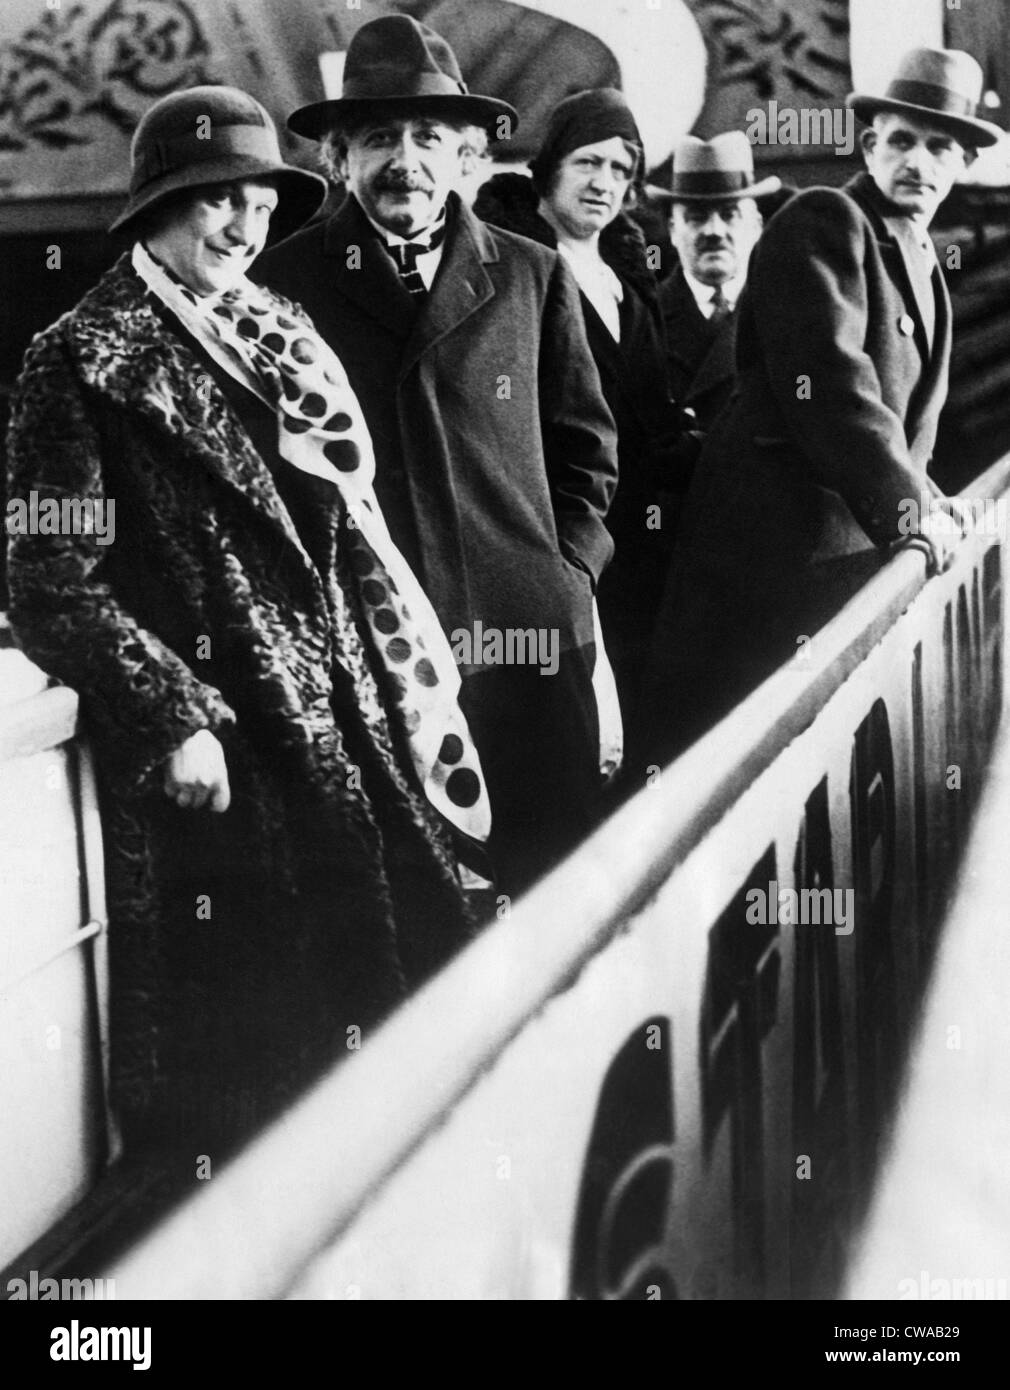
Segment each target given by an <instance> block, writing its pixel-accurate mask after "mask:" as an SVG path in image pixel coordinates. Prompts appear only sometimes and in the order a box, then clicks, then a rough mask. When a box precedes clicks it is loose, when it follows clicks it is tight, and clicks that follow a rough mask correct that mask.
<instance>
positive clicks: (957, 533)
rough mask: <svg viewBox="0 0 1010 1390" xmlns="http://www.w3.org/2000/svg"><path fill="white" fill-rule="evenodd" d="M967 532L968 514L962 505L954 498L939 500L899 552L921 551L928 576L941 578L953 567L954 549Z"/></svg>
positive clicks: (940, 498) (968, 525) (932, 505)
mask: <svg viewBox="0 0 1010 1390" xmlns="http://www.w3.org/2000/svg"><path fill="white" fill-rule="evenodd" d="M970 529H971V514H970V513H969V512H968V511H967V510H966V509H965V508H964V506H963V504H962V503H961V501H960V500H959V499H958V498H957V497H938V498H936V499H935V500H934V501H933V502H932V503H931V505H930V509H929V511H928V512H927V513H926V515H925V516H924V517H921V518H920V520H919V527H918V530H917V531H916V532H915V533H914V534H913V535H911V536H909V537H908V539H907V540H906V541H905V542H904V544H903V547H902V548H903V549H905V550H921V551H922V552H923V554H924V555H925V556H926V569H927V573H928V574H929V575H930V576H932V575H934V574H943V572H944V570H947V569H949V568H950V566H951V565H952V564H953V562H954V556H955V554H956V551H957V547H958V545H959V543H960V542H961V541H962V540H963V539H964V537H965V536H966V535H967V533H968V531H969V530H970Z"/></svg>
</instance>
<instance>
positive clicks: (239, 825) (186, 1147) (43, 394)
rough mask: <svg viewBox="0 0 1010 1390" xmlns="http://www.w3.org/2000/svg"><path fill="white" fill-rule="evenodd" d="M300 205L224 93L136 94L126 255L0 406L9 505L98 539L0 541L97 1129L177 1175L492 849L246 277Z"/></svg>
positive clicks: (467, 780) (457, 939) (423, 965)
mask: <svg viewBox="0 0 1010 1390" xmlns="http://www.w3.org/2000/svg"><path fill="white" fill-rule="evenodd" d="M324 191H325V184H324V182H323V180H322V179H321V178H319V177H318V176H316V175H315V174H310V173H307V172H305V171H303V170H300V169H295V168H292V167H290V166H288V165H286V164H285V163H284V161H283V159H282V157H281V154H280V149H279V146H278V142H277V135H276V131H275V128H274V126H273V123H272V121H271V119H270V117H269V115H268V114H267V112H266V111H265V110H264V109H263V107H262V106H260V105H259V103H258V102H256V101H254V100H253V99H252V98H251V97H249V96H247V95H246V94H245V93H243V92H240V91H237V90H235V89H234V88H229V87H196V88H193V89H191V90H189V91H185V92H180V93H176V94H174V95H172V96H168V97H165V98H164V99H163V100H161V101H159V102H157V103H156V104H155V105H154V106H153V107H152V108H151V109H150V110H149V111H148V112H147V113H146V115H145V116H144V118H143V119H142V120H141V122H140V124H139V126H138V128H137V131H136V133H135V136H134V140H133V146H132V179H131V184H130V198H129V203H128V205H127V207H126V209H125V211H124V212H123V214H122V216H121V217H120V218H119V219H118V220H117V221H116V223H115V224H114V229H115V230H118V231H120V232H126V233H128V234H129V236H130V239H131V243H132V244H131V246H130V249H128V250H127V251H125V252H124V254H123V255H122V256H121V258H120V259H119V261H118V262H117V263H116V265H115V266H114V267H113V268H112V269H111V270H110V271H109V272H108V273H107V274H106V275H105V276H104V278H103V279H102V280H101V282H100V283H99V284H98V285H97V286H96V287H95V288H94V289H93V290H91V291H90V292H89V293H88V294H86V295H85V296H84V298H83V299H82V300H81V301H80V303H79V304H78V305H77V306H76V307H75V308H74V309H73V310H71V311H70V312H69V313H68V314H65V315H64V316H63V317H62V318H61V319H60V320H58V322H56V323H55V324H53V325H52V326H51V327H50V328H48V329H47V330H46V331H45V332H44V333H41V334H40V335H39V336H38V337H36V338H35V340H34V341H33V343H32V345H31V347H30V348H29V351H28V354H27V358H26V362H25V367H24V371H23V373H22V375H21V378H20V380H19V383H18V386H17V390H16V393H15V397H14V401H13V409H12V423H11V429H10V439H9V453H10V495H11V497H12V498H19V497H20V498H26V497H28V496H29V495H30V494H31V493H32V492H34V493H36V494H38V495H39V496H51V497H58V498H67V497H82V498H92V499H105V501H106V504H107V512H106V515H109V516H111V515H113V514H114V518H115V526H114V530H113V531H112V533H111V534H109V535H108V536H106V537H103V538H99V537H97V536H96V534H95V533H94V531H93V530H92V531H90V532H89V531H87V530H85V529H83V528H82V529H81V532H80V533H79V534H65V535H18V536H15V537H14V538H13V540H12V545H11V553H10V557H9V577H10V591H11V597H12V606H11V620H12V623H13V626H14V629H15V632H16V634H17V637H18V639H19V641H20V642H21V644H22V645H23V647H24V650H25V651H26V652H27V653H28V655H29V656H30V657H31V658H32V659H33V660H34V661H36V662H38V664H39V665H40V666H42V667H43V668H44V669H45V670H46V671H47V672H49V673H50V674H51V675H52V676H54V677H56V678H58V679H59V680H61V681H64V682H66V683H67V684H68V685H70V686H73V687H74V689H76V690H77V691H78V692H79V694H80V699H81V709H82V714H83V717H84V720H85V727H86V730H87V733H88V735H89V737H90V739H91V740H92V744H93V747H94V751H95V754H96V763H97V767H98V772H99V776H100V783H101V797H102V814H103V825H104V832H105V842H106V873H107V889H108V899H109V916H110V954H111V964H110V970H111V987H110V996H111V1030H112V1049H111V1080H112V1099H113V1104H114V1109H115V1113H116V1116H117V1118H118V1120H119V1123H120V1125H121V1126H122V1129H123V1132H124V1134H125V1138H126V1143H127V1149H128V1151H129V1149H130V1147H131V1146H133V1147H134V1148H142V1147H143V1146H147V1145H156V1146H157V1148H158V1150H159V1151H164V1150H165V1148H166V1146H169V1145H170V1146H176V1145H179V1146H181V1152H182V1153H184V1154H185V1155H186V1158H185V1164H186V1167H187V1169H188V1171H190V1172H191V1171H192V1169H189V1167H188V1165H189V1163H190V1161H191V1159H192V1155H193V1154H194V1153H207V1154H211V1155H212V1154H213V1153H214V1152H216V1150H215V1149H214V1148H212V1147H211V1146H212V1145H214V1144H217V1145H219V1146H223V1147H228V1146H229V1145H231V1144H233V1143H234V1142H235V1141H236V1140H237V1139H238V1138H240V1137H241V1136H242V1135H244V1134H246V1133H248V1132H249V1130H250V1128H251V1127H252V1126H253V1125H255V1124H256V1123H257V1122H259V1121H261V1120H262V1119H264V1118H265V1117H266V1116H268V1115H270V1114H271V1113H273V1112H275V1111H276V1109H277V1107H278V1105H280V1104H281V1103H282V1102H284V1101H285V1100H287V1099H288V1098H290V1097H291V1096H292V1095H293V1094H294V1093H295V1092H296V1091H297V1089H298V1088H299V1087H300V1086H301V1085H302V1084H304V1082H305V1081H306V1079H307V1078H308V1077H309V1076H310V1075H311V1074H312V1073H313V1071H314V1070H317V1069H319V1068H320V1067H323V1066H325V1065H327V1064H328V1063H330V1062H332V1061H333V1060H334V1059H335V1058H337V1057H340V1056H346V1055H347V1051H348V1049H349V1048H353V1047H356V1046H357V1045H358V1042H359V1039H360V1038H361V1035H362V1033H363V1034H364V1035H365V1037H366V1038H367V1035H368V1032H369V1030H370V1029H371V1028H373V1027H374V1025H375V1024H376V1023H377V1022H378V1021H379V1020H380V1019H381V1018H382V1017H383V1016H384V1015H385V1014H386V1013H387V1012H388V1011H389V1010H390V1008H391V1007H392V1006H394V1005H395V1004H396V1003H397V1001H398V1000H399V999H401V998H402V997H403V995H404V993H405V992H406V991H407V990H408V989H409V988H410V987H411V986H412V985H415V984H417V983H418V982H419V981H420V980H422V979H423V978H425V977H426V976H427V975H428V974H430V973H431V972H432V971H433V970H435V969H436V968H437V967H438V966H439V965H440V964H441V963H442V962H444V961H445V960H446V959H447V958H448V956H449V955H450V954H451V953H452V951H453V950H454V949H455V948H456V947H457V946H458V945H459V944H460V943H461V942H463V941H464V940H466V939H467V938H468V936H469V934H470V925H469V924H470V910H469V907H468V903H467V895H466V893H465V892H464V891H463V888H462V886H461V876H460V870H459V867H458V861H457V857H456V848H457V847H469V848H470V849H471V850H472V851H473V853H474V854H475V855H478V856H479V853H480V844H481V841H482V840H484V839H485V838H486V835H487V832H488V826H489V813H488V809H487V797H486V794H485V790H484V784H483V779H482V774H481V769H480V765H479V762H478V760H477V757H476V754H475V752H474V749H473V745H472V743H471V741H470V736H469V731H468V729H467V725H466V722H465V720H464V719H463V716H462V715H461V713H460V710H459V707H458V704H457V700H456V691H457V689H458V685H459V678H458V675H457V672H456V667H455V664H454V662H453V660H452V655H451V652H450V651H449V648H448V644H447V642H446V639H445V637H444V635H443V633H442V630H441V628H440V627H439V624H438V622H437V620H436V619H435V616H434V613H433V611H432V609H431V605H430V604H429V602H428V600H427V598H426V596H425V595H424V593H423V592H422V591H421V589H420V587H419V586H418V584H417V581H416V580H415V578H414V575H413V574H412V572H411V570H410V569H409V568H408V566H407V564H406V562H405V561H404V559H403V557H402V556H401V554H400V552H399V551H398V550H397V549H396V548H395V546H394V545H393V543H392V541H391V539H390V537H389V533H388V531H387V529H386V526H385V523H384V521H383V518H382V515H381V512H380V510H379V507H378V503H377V501H376V498H375V494H374V492H373V489H372V472H373V468H374V460H373V454H372V445H371V441H370V439H369V436H368V432H367V430H366V427H365V424H364V420H363V418H362V414H361V410H360V408H359V405H358V402H357V400H356V398H355V396H354V394H353V392H352V391H351V388H350V386H349V384H348V381H347V376H346V373H345V371H344V368H343V366H342V364H341V363H340V361H339V360H338V359H337V357H336V356H335V355H334V353H333V352H332V351H331V350H330V349H329V348H328V347H327V346H326V344H325V343H324V342H323V341H322V339H321V338H320V337H319V336H318V334H317V333H316V332H315V330H314V328H313V326H312V324H311V322H310V320H309V319H308V318H307V317H306V315H305V314H304V313H303V312H302V310H301V309H300V308H298V306H296V305H293V304H291V303H289V302H288V301H287V300H284V299H282V298H280V297H279V296H277V295H275V294H273V293H271V292H270V291H268V290H266V289H262V288H259V287H257V286H254V285H253V284H252V283H251V282H250V281H249V280H248V279H247V276H246V272H247V270H248V269H249V266H250V265H251V263H252V261H253V260H254V259H255V257H256V256H257V254H258V253H259V251H260V250H261V249H262V247H263V245H264V244H265V242H266V241H267V239H268V237H269V236H270V235H271V234H273V235H274V236H277V235H284V234H286V233H287V232H290V231H292V230H294V229H295V228H296V227H297V226H299V225H300V224H301V223H303V222H304V221H305V220H307V219H308V218H309V217H310V216H311V215H312V214H313V213H314V212H315V211H316V210H317V209H318V207H319V205H320V203H321V202H322V200H323V196H324ZM113 507H114V509H115V510H114V513H113V512H112V508H113ZM103 541H104V542H108V541H111V543H103ZM194 1145H195V1146H196V1147H195V1148H194Z"/></svg>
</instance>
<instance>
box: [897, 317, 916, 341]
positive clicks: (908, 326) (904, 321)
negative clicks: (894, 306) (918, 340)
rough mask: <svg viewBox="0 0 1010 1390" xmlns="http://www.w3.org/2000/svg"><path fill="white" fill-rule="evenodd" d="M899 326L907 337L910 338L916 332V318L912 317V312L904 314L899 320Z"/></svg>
mask: <svg viewBox="0 0 1010 1390" xmlns="http://www.w3.org/2000/svg"><path fill="white" fill-rule="evenodd" d="M898 328H899V330H900V331H901V332H902V333H904V335H905V337H906V338H910V337H911V336H912V334H913V333H914V332H915V319H913V318H912V316H911V314H902V316H901V318H900V319H899V320H898Z"/></svg>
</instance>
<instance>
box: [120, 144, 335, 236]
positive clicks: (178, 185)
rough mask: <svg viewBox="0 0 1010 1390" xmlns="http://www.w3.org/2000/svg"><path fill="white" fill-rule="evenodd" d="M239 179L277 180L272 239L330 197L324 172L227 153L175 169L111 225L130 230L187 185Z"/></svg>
mask: <svg viewBox="0 0 1010 1390" xmlns="http://www.w3.org/2000/svg"><path fill="white" fill-rule="evenodd" d="M237 179H253V180H260V179H270V180H272V181H273V182H275V183H276V186H277V194H278V203H277V210H276V212H274V213H273V214H272V216H271V218H270V235H269V237H268V242H269V243H271V244H272V243H274V242H277V241H282V240H283V239H284V237H288V236H290V235H291V234H292V232H296V231H297V230H298V228H299V227H301V226H303V225H304V224H305V223H306V222H307V221H308V220H309V218H310V217H312V216H313V214H314V213H317V212H318V211H319V209H320V208H321V207H322V205H323V203H324V202H325V201H326V195H327V184H326V180H325V179H324V178H323V177H322V175H321V174H314V173H311V172H310V171H309V170H308V169H296V168H294V167H293V166H292V165H290V164H273V163H270V162H268V161H265V160H262V159H258V158H256V157H255V156H254V155H238V154H226V155H223V156H222V157H221V158H220V159H210V160H207V161H206V162H201V163H199V164H190V165H187V166H185V167H183V168H181V169H178V170H175V171H174V172H173V173H171V174H168V175H167V176H166V177H165V178H163V179H158V180H157V181H156V183H155V184H153V185H152V186H151V187H149V188H147V189H145V190H143V191H142V192H141V193H139V194H137V195H136V196H135V197H133V198H131V199H130V201H129V203H128V204H127V205H126V207H125V208H124V209H123V211H122V212H121V213H120V214H119V216H118V217H117V218H116V220H115V222H113V223H112V225H111V226H110V227H109V231H110V232H128V231H129V230H130V229H131V228H132V226H133V224H135V222H136V219H137V218H138V217H140V215H141V214H142V213H151V212H154V211H155V210H156V209H157V207H158V206H159V204H161V203H164V202H166V201H167V200H168V199H170V198H171V197H172V196H173V195H174V194H176V193H179V192H181V191H182V190H183V189H193V190H194V191H195V190H196V189H198V188H204V187H207V186H208V185H211V184H218V183H233V182H234V181H235V180H237Z"/></svg>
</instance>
